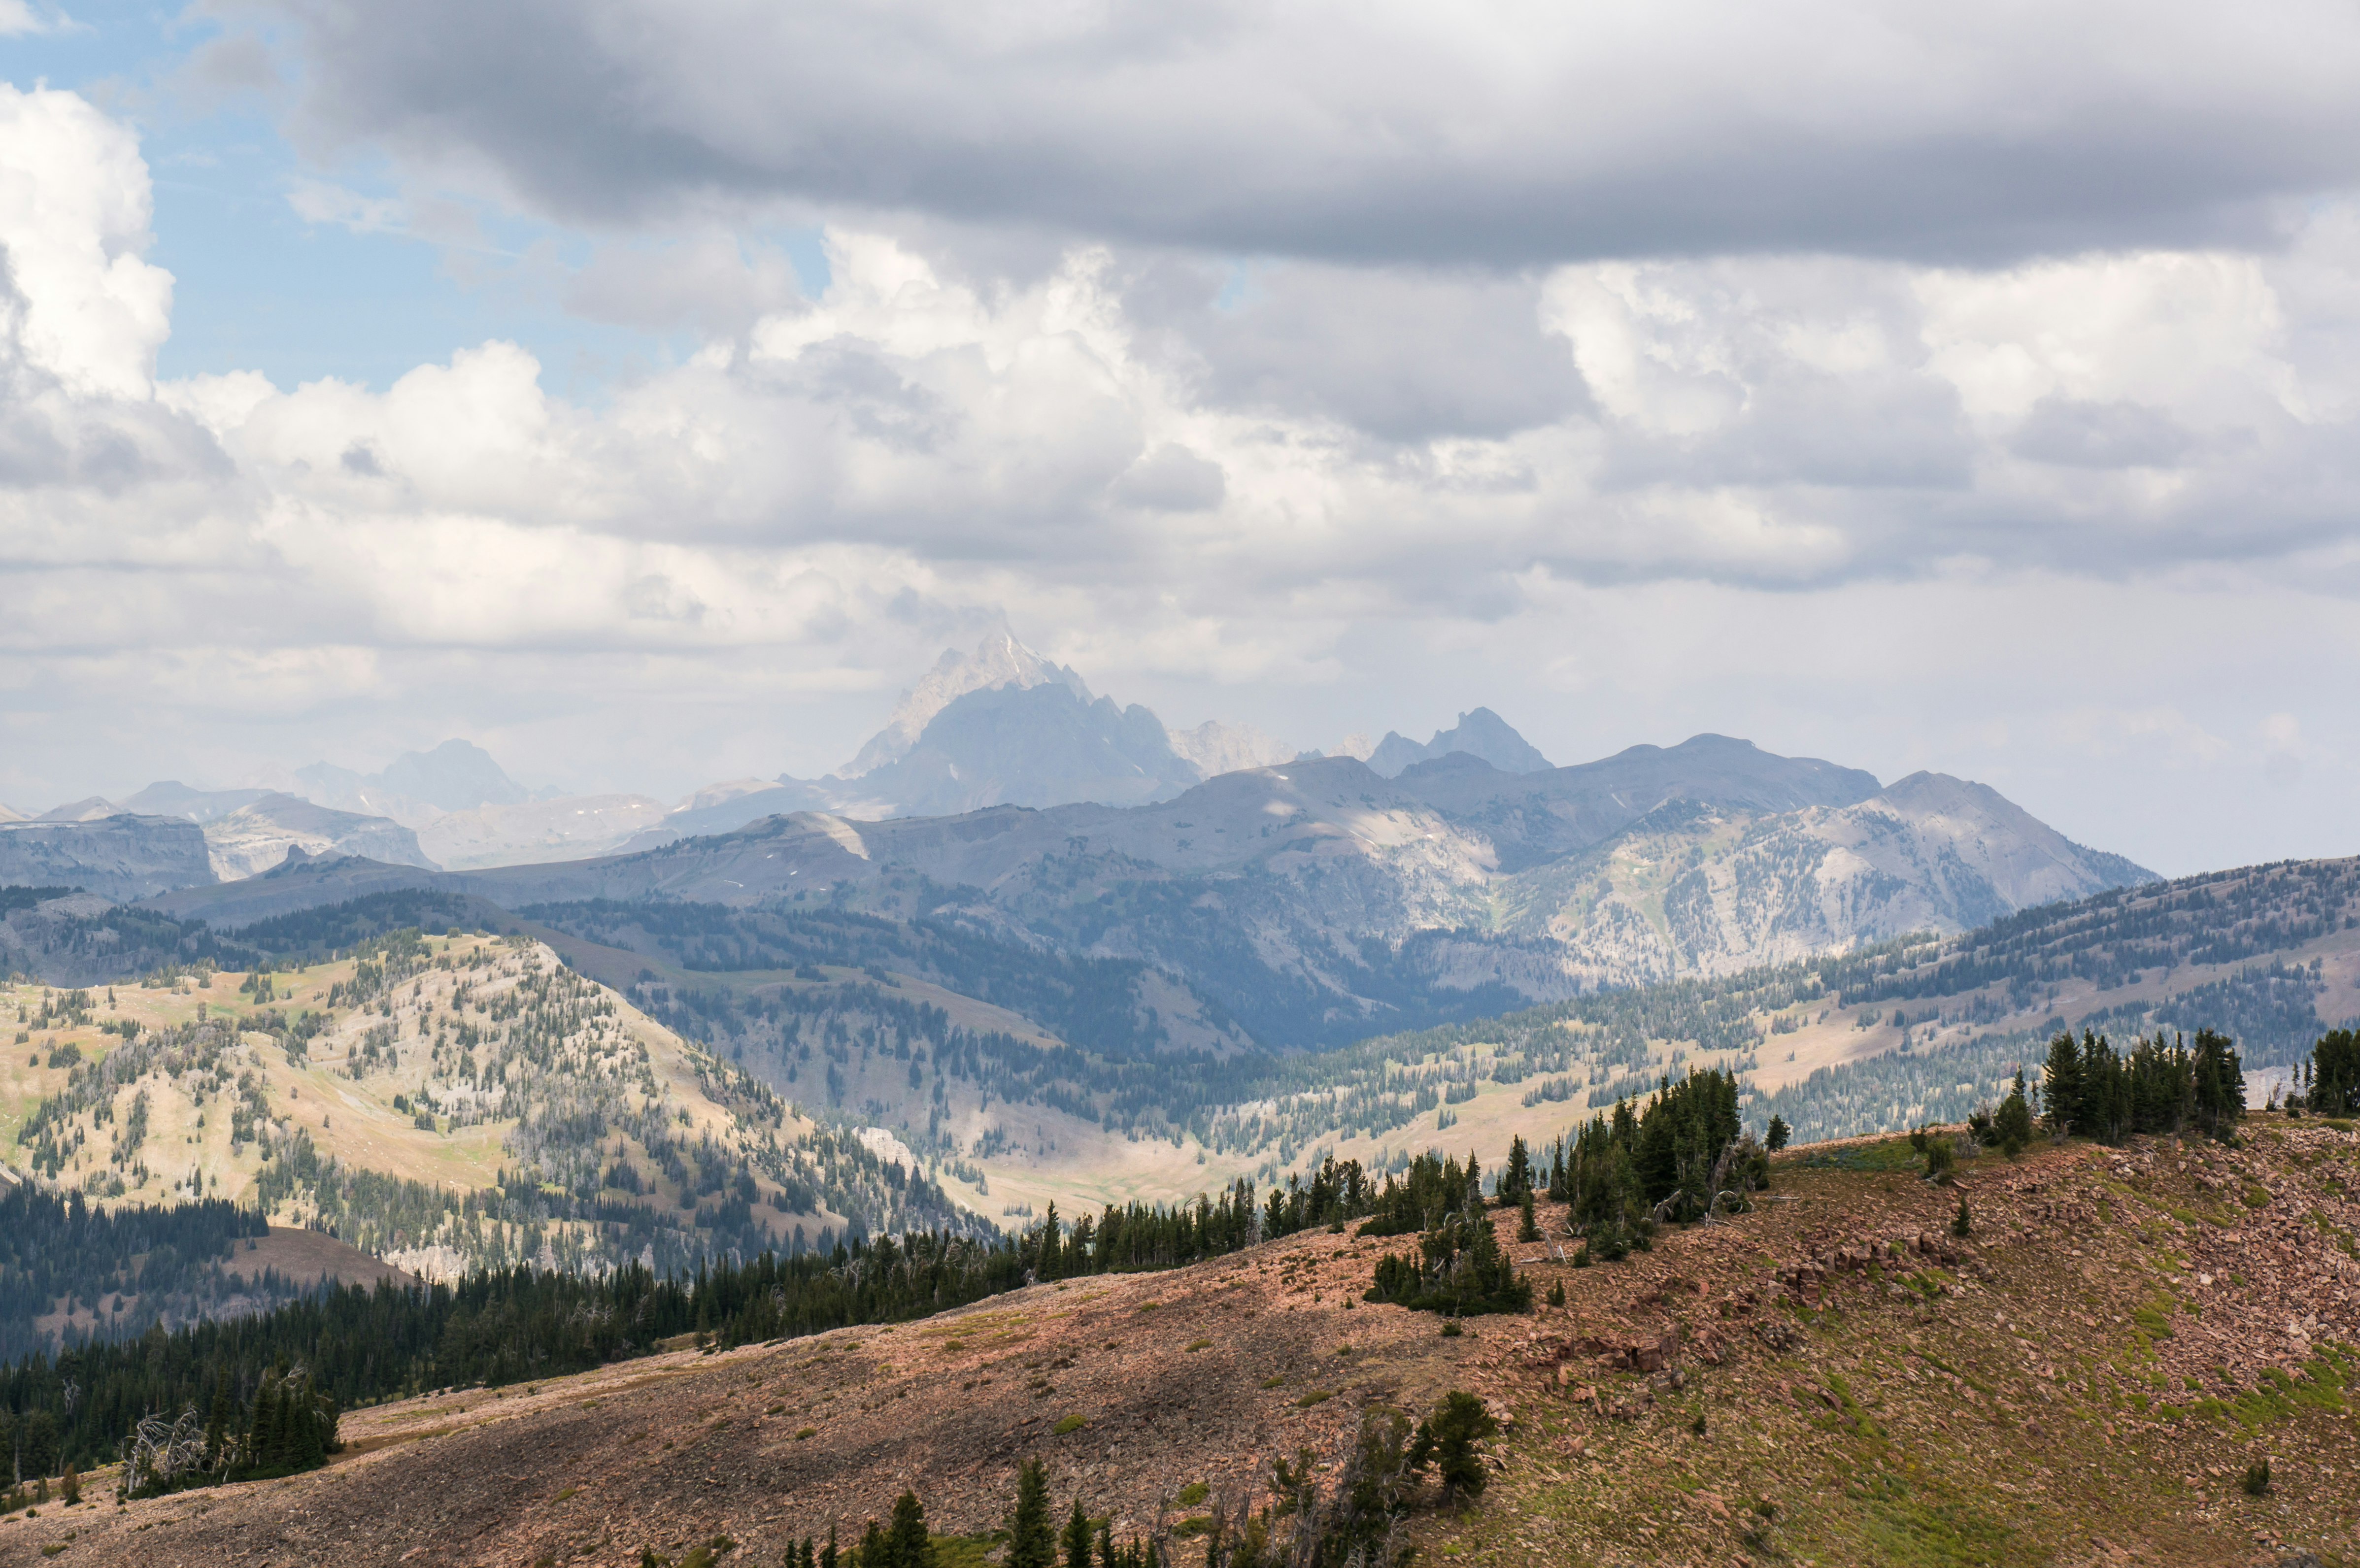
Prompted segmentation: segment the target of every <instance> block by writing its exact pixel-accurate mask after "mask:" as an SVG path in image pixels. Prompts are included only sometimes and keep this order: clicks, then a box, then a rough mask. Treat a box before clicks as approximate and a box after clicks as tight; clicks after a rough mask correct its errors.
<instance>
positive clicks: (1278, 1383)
mask: <svg viewBox="0 0 2360 1568" xmlns="http://www.w3.org/2000/svg"><path fill="white" fill-rule="evenodd" d="M1262 1387H1263V1388H1285V1387H1286V1375H1285V1374H1284V1373H1283V1372H1282V1373H1280V1374H1279V1375H1278V1376H1276V1377H1265V1378H1263V1379H1262Z"/></svg>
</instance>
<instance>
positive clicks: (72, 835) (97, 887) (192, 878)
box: [0, 812, 214, 899]
mask: <svg viewBox="0 0 2360 1568" xmlns="http://www.w3.org/2000/svg"><path fill="white" fill-rule="evenodd" d="M213 879H214V877H213V866H212V864H211V862H210V861H209V860H208V858H207V856H206V854H205V836H204V834H203V833H202V831H200V830H199V828H198V827H197V824H196V823H194V822H190V821H189V820H188V819H186V818H185V817H142V816H134V815H131V814H129V813H127V812H118V813H116V814H115V815H112V816H106V817H100V818H96V819H93V820H90V821H73V822H8V823H5V824H0V887H10V886H15V887H81V888H83V889H85V890H87V891H89V892H92V893H96V894H98V895H100V896H101V897H103V898H116V899H127V898H147V897H148V896H150V895H152V894H157V893H163V892H167V891H169V890H171V889H173V888H181V887H202V886H205V885H206V884H208V883H210V882H212V881H213Z"/></svg>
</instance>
